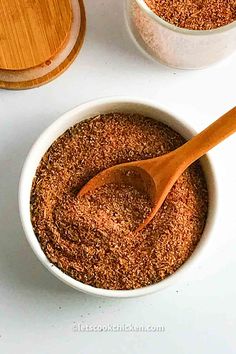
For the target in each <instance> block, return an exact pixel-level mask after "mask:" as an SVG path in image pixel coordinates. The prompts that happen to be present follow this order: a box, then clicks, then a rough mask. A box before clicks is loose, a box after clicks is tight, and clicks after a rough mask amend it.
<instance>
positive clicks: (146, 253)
mask: <svg viewBox="0 0 236 354" xmlns="http://www.w3.org/2000/svg"><path fill="white" fill-rule="evenodd" d="M184 141H185V140H184V139H183V138H182V137H181V136H180V135H179V134H178V133H176V132H175V131H173V130H172V129H171V128H169V127H168V126H166V125H164V124H162V123H159V122H157V121H155V120H153V119H150V118H145V117H142V116H140V115H137V114H124V113H111V114H106V115H99V116H97V117H95V118H92V119H89V120H86V121H84V122H82V123H78V124H77V125H75V126H74V127H72V128H70V129H69V130H67V131H66V132H65V133H64V134H63V135H62V136H61V137H59V138H58V139H57V140H56V141H55V142H54V143H53V144H52V146H51V147H50V148H49V150H48V151H47V153H46V154H45V155H44V157H43V159H42V160H41V162H40V165H39V167H38V169H37V172H36V176H35V178H34V181H33V186H32V192H31V219H32V224H33V227H34V231H35V233H36V235H37V237H38V240H39V242H40V244H41V247H42V249H43V251H44V252H45V254H46V256H47V257H48V259H49V260H50V261H51V262H52V263H53V264H55V265H56V266H57V267H59V268H60V269H61V270H62V271H63V272H65V273H66V274H68V275H70V276H71V277H73V278H75V279H77V280H80V281H82V282H83V283H86V284H90V285H93V286H95V287H100V288H105V289H134V288H139V287H143V286H146V285H149V284H153V283H156V282H158V281H160V280H161V279H163V278H165V277H166V276H168V275H170V274H172V273H173V272H174V271H175V270H176V269H178V268H179V267H180V266H181V265H182V264H183V263H184V262H185V261H186V259H187V258H188V257H189V256H190V255H191V253H192V252H193V250H194V248H195V247H196V245H197V243H198V241H199V239H200V237H201V235H202V232H203V230H204V226H205V222H206V218H207V210H208V192H207V186H206V181H205V178H204V175H203V171H202V169H201V166H200V164H199V163H198V162H197V163H195V164H194V165H192V166H191V167H190V168H189V169H188V170H187V171H186V172H185V173H184V174H183V175H182V176H181V177H180V178H179V180H178V181H177V182H176V184H175V185H174V187H173V188H172V190H171V192H170V193H169V195H168V196H167V198H166V201H165V202H164V204H163V206H162V208H161V209H160V210H159V212H158V214H157V215H156V216H155V218H154V219H153V221H152V222H151V223H150V224H149V226H148V227H147V228H146V229H145V230H143V231H142V232H140V233H138V234H137V233H136V234H134V233H132V230H134V229H135V227H137V225H138V224H139V223H140V222H141V221H142V220H143V218H144V217H145V215H147V214H148V212H149V211H150V201H149V199H148V198H147V196H145V195H142V194H141V193H140V192H138V191H137V190H135V189H133V188H132V187H127V186H125V185H120V186H118V185H109V186H104V187H102V188H100V189H99V190H97V191H96V192H94V193H93V194H91V195H87V196H85V197H83V198H82V199H79V198H78V196H77V193H78V191H79V189H80V188H81V187H82V186H83V185H84V184H85V183H86V182H87V181H88V180H89V179H90V178H91V177H93V176H94V175H96V174H97V173H98V172H99V171H101V170H103V169H105V168H107V167H110V166H112V165H115V164H118V163H122V162H127V161H134V160H139V159H146V158H151V157H155V156H160V155H162V154H164V153H167V152H169V151H171V150H173V149H175V148H177V147H179V146H180V145H182V144H183V143H184Z"/></svg>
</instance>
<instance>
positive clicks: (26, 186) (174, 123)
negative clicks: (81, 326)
mask: <svg viewBox="0 0 236 354" xmlns="http://www.w3.org/2000/svg"><path fill="white" fill-rule="evenodd" d="M109 112H127V113H140V114H142V115H145V116H148V117H152V118H155V119H157V120H159V121H161V122H163V123H166V124H168V125H169V126H170V127H172V128H173V129H174V130H176V131H177V132H179V133H180V134H181V135H183V136H184V137H185V138H187V139H189V138H191V137H192V136H193V135H195V134H196V132H195V131H194V130H193V129H192V128H191V127H189V125H188V124H186V123H185V122H184V121H183V119H182V118H178V117H176V116H175V115H174V114H172V113H170V112H168V111H167V110H166V109H164V108H162V107H160V106H159V105H157V104H156V103H153V102H150V101H146V100H142V99H133V98H129V97H110V98H104V99H99V100H95V101H91V102H88V103H85V104H82V105H80V106H78V107H76V108H75V109H73V110H71V111H69V112H67V113H65V114H64V115H63V116H62V117H60V118H59V119H58V120H56V121H55V122H54V123H53V124H52V125H51V126H50V127H49V128H47V129H46V130H45V132H44V133H43V134H42V135H41V136H40V137H39V138H38V140H37V141H36V142H35V144H34V145H33V147H32V148H31V150H30V152H29V154H28V156H27V158H26V161H25V164H24V167H23V170H22V174H21V179H20V184H19V209H20V217H21V222H22V225H23V228H24V231H25V234H26V237H27V240H28V242H29V244H30V246H31V247H32V249H33V251H34V253H35V254H36V256H37V257H38V258H39V260H40V261H41V262H42V264H43V265H44V266H45V267H46V268H47V269H48V270H49V271H50V272H51V273H52V274H54V275H55V276H56V277H57V278H59V279H60V280H62V281H63V282H64V283H66V284H68V285H70V286H71V287H73V288H75V289H77V290H80V291H83V292H85V293H88V294H92V295H98V296H104V297H114V298H121V297H136V296H140V295H146V294H149V293H152V292H154V291H158V290H161V289H163V288H165V287H167V286H169V285H171V284H175V283H176V282H177V281H178V280H180V279H182V278H183V277H184V275H186V273H187V272H188V271H189V270H190V269H191V268H192V267H191V266H192V265H193V264H195V263H196V261H198V260H199V259H200V256H201V255H202V254H203V251H204V250H205V249H206V246H207V244H208V242H209V239H210V237H211V235H212V229H213V226H214V220H215V218H216V209H217V187H216V178H215V176H214V171H213V167H212V164H211V162H210V159H209V157H208V156H205V157H204V158H202V159H201V163H202V167H203V169H204V172H205V175H206V179H207V184H208V190H209V213H208V218H207V223H206V227H205V230H204V233H203V235H202V237H201V240H200V241H199V243H198V245H197V247H196V249H195V250H194V252H193V254H192V255H191V256H190V257H189V259H188V260H187V261H186V262H185V263H184V264H183V265H182V266H181V267H180V268H179V269H178V270H177V271H176V272H175V273H174V274H172V275H171V276H169V277H167V278H166V279H164V280H162V281H160V282H159V283H156V284H153V285H150V286H146V287H143V288H140V289H135V290H106V289H100V288H95V287H92V286H90V285H86V284H83V283H81V282H80V281H77V280H75V279H73V278H71V277H70V276H68V275H66V274H65V273H63V272H62V271H61V270H60V269H58V268H57V267H56V266H55V265H53V264H52V263H50V261H49V260H48V259H47V257H46V255H45V254H44V252H43V250H42V249H41V246H40V243H39V242H38V239H37V237H36V235H35V233H34V230H33V227H32V224H31V218H30V193H31V186H32V180H33V178H34V176H35V172H36V169H37V167H38V165H39V163H40V160H41V158H42V156H43V155H44V153H45V152H46V151H47V150H48V148H49V147H50V146H51V144H52V143H53V142H54V140H56V139H57V138H58V137H59V136H60V135H61V134H63V133H64V132H65V131H66V130H67V129H68V128H70V127H71V126H73V125H74V124H76V123H78V122H80V121H82V120H84V119H87V118H90V117H93V116H95V115H97V114H102V113H109ZM189 276H190V277H191V278H192V277H193V276H194V272H193V273H191V274H190V275H189Z"/></svg>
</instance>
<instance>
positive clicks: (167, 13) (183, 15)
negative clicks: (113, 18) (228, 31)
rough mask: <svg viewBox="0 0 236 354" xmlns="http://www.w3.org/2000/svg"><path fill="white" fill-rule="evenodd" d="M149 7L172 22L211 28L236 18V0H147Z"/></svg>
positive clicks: (198, 27)
mask: <svg viewBox="0 0 236 354" xmlns="http://www.w3.org/2000/svg"><path fill="white" fill-rule="evenodd" d="M145 2H146V4H147V5H148V7H149V8H150V9H151V10H152V11H153V12H154V13H156V14H157V15H158V16H159V17H161V18H163V19H164V20H165V21H167V22H170V23H171V24H173V25H175V26H178V27H182V28H187V29H192V30H211V29H214V28H217V27H222V26H225V25H227V24H229V23H231V22H233V21H235V20H236V1H235V0H145Z"/></svg>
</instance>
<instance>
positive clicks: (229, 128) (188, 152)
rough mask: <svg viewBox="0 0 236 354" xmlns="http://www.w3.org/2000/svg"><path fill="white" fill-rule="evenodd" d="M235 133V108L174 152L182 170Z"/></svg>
mask: <svg viewBox="0 0 236 354" xmlns="http://www.w3.org/2000/svg"><path fill="white" fill-rule="evenodd" d="M235 132H236V107H234V108H233V109H231V110H230V111H229V112H227V113H225V114H224V115H223V116H222V117H221V118H219V119H217V120H216V121H215V122H214V123H212V124H211V125H210V126H209V127H208V128H206V129H205V130H203V131H202V132H201V133H200V134H198V135H196V136H195V137H194V138H192V139H191V140H189V141H188V142H187V143H186V144H184V145H182V146H181V147H180V148H179V149H177V150H176V151H175V152H176V154H177V156H178V157H179V158H180V159H181V161H182V164H181V166H182V167H183V169H185V168H187V167H188V166H189V165H191V164H192V163H193V162H194V161H196V160H198V159H199V158H200V157H202V156H203V155H205V154H206V153H207V152H208V151H209V150H211V149H212V148H213V147H215V146H216V145H218V144H219V143H220V142H221V141H223V140H225V139H226V138H228V137H229V136H230V135H232V134H233V133H235Z"/></svg>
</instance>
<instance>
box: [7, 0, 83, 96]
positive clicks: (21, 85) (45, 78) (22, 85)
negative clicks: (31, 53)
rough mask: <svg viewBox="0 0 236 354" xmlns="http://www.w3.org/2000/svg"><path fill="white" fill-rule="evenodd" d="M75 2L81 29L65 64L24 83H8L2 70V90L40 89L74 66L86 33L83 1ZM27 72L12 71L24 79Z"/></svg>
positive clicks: (64, 61) (20, 81)
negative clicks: (78, 10) (39, 87)
mask: <svg viewBox="0 0 236 354" xmlns="http://www.w3.org/2000/svg"><path fill="white" fill-rule="evenodd" d="M0 1H1V0H0ZM74 1H77V2H78V5H77V6H79V9H80V28H79V29H78V35H77V37H76V41H75V44H74V46H73V48H72V50H71V51H70V53H69V55H68V56H67V57H66V59H65V60H63V62H62V63H60V65H58V66H57V67H56V68H54V69H53V70H52V71H51V72H49V73H48V74H46V75H42V76H41V77H38V78H35V79H29V80H23V81H22V80H19V81H16V82H15V81H14V82H12V81H8V80H7V79H5V73H7V72H8V71H6V70H1V69H0V88H4V89H15V90H20V89H29V88H33V87H38V86H41V85H43V84H46V83H47V82H50V81H52V80H54V79H55V78H56V77H57V76H59V75H60V74H62V73H63V72H64V71H65V70H66V69H67V68H68V67H69V66H70V65H71V64H72V62H73V61H74V59H75V58H76V56H77V55H78V53H79V51H80V49H81V47H82V44H83V41H84V36H85V31H86V15H85V8H84V3H83V0H74ZM72 17H73V12H72ZM64 46H65V44H64ZM52 60H53V59H52ZM44 65H46V64H45V63H44V64H43V65H41V66H42V67H43V66H44ZM25 72H27V70H18V71H14V70H13V71H11V73H12V75H14V73H15V74H16V73H17V75H21V74H22V77H24V76H25Z"/></svg>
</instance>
